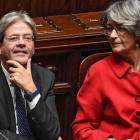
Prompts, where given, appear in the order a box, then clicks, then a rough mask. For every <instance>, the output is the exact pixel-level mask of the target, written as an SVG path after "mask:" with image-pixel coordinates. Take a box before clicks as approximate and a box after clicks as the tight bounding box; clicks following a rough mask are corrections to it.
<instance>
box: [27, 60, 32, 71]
mask: <svg viewBox="0 0 140 140" xmlns="http://www.w3.org/2000/svg"><path fill="white" fill-rule="evenodd" d="M26 69H27V70H29V71H31V58H29V59H28V62H27V67H26Z"/></svg>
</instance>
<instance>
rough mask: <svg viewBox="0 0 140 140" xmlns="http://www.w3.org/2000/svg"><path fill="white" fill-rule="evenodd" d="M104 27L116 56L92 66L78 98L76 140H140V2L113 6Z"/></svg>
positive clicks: (106, 13)
mask: <svg viewBox="0 0 140 140" xmlns="http://www.w3.org/2000/svg"><path fill="white" fill-rule="evenodd" d="M101 25H102V26H103V27H104V33H105V34H106V35H107V37H108V40H109V42H110V45H111V48H112V54H110V55H109V56H108V57H106V58H104V59H102V60H100V61H99V62H97V63H95V64H94V65H92V67H91V68H90V70H89V72H88V73H87V76H86V78H85V81H84V84H83V86H82V87H81V89H80V90H79V93H78V95H77V103H78V110H77V114H76V118H75V120H74V122H73V123H72V129H73V137H74V140H127V139H134V140H139V139H140V51H139V48H140V45H139V44H140V1H138V0H123V1H118V2H114V3H112V4H111V5H110V6H109V7H108V8H107V9H106V10H105V11H104V13H103V14H102V17H101Z"/></svg>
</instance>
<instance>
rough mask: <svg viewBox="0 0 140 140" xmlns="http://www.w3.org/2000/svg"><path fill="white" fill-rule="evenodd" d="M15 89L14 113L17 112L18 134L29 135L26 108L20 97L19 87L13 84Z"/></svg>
mask: <svg viewBox="0 0 140 140" xmlns="http://www.w3.org/2000/svg"><path fill="white" fill-rule="evenodd" d="M15 89H16V113H17V125H18V131H19V134H21V135H25V136H31V135H32V133H31V130H30V128H29V124H28V120H27V116H26V109H25V101H24V98H23V97H22V93H21V90H20V89H19V87H17V86H15Z"/></svg>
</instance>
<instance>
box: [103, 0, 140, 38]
mask: <svg viewBox="0 0 140 140" xmlns="http://www.w3.org/2000/svg"><path fill="white" fill-rule="evenodd" d="M108 20H111V21H113V22H115V23H116V24H120V25H123V26H124V28H126V30H127V31H128V32H129V33H131V34H133V35H134V36H136V37H140V1H139V0H121V1H116V2H114V3H112V4H110V5H109V6H108V8H107V9H106V10H105V11H104V12H103V14H102V16H101V19H100V22H101V26H102V27H104V28H105V27H106V24H107V21H108Z"/></svg>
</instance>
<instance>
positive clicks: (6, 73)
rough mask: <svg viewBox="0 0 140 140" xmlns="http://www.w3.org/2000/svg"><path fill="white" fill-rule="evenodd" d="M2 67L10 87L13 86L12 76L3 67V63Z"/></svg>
mask: <svg viewBox="0 0 140 140" xmlns="http://www.w3.org/2000/svg"><path fill="white" fill-rule="evenodd" d="M1 67H2V70H3V72H4V74H5V76H6V79H7V82H8V85H10V86H12V85H13V84H12V83H11V82H10V80H9V79H10V74H9V72H8V71H7V70H6V69H5V68H4V66H3V65H2V63H1Z"/></svg>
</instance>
